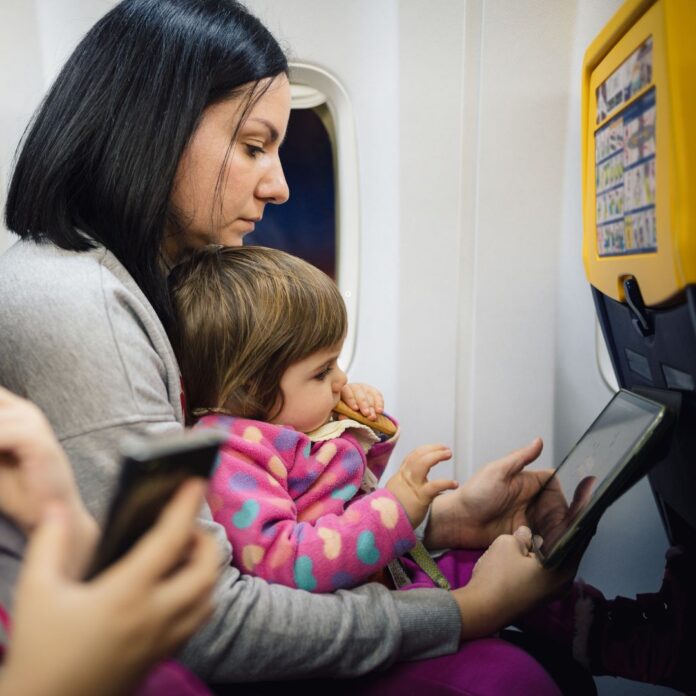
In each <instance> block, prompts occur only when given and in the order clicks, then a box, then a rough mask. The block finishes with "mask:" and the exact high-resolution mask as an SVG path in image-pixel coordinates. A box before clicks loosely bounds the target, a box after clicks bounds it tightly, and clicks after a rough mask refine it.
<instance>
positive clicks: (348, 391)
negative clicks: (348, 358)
mask: <svg viewBox="0 0 696 696" xmlns="http://www.w3.org/2000/svg"><path fill="white" fill-rule="evenodd" d="M341 400H342V401H343V403H344V404H346V405H348V406H349V407H350V408H352V409H353V410H354V411H357V410H358V402H357V401H356V400H355V393H354V392H353V385H352V384H346V385H344V387H343V389H341Z"/></svg>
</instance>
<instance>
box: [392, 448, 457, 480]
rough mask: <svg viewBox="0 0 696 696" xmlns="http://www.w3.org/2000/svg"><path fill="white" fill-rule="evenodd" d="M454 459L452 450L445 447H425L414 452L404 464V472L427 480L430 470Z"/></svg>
mask: <svg viewBox="0 0 696 696" xmlns="http://www.w3.org/2000/svg"><path fill="white" fill-rule="evenodd" d="M451 457H452V450H451V449H450V448H449V447H445V446H444V445H423V446H422V447H418V448H417V449H415V450H413V452H411V453H410V454H409V455H408V456H407V457H406V459H405V460H404V463H403V464H402V467H403V468H404V470H406V471H409V472H411V473H412V474H414V475H416V476H421V477H422V478H426V477H427V475H428V472H429V471H430V469H432V468H433V467H434V466H435V465H436V464H438V463H439V462H443V461H446V460H447V459H450V458H451Z"/></svg>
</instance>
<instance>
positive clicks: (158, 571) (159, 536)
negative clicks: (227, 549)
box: [102, 478, 206, 584]
mask: <svg viewBox="0 0 696 696" xmlns="http://www.w3.org/2000/svg"><path fill="white" fill-rule="evenodd" d="M205 488H206V482H205V481H203V480H202V479H199V478H192V479H189V480H187V481H184V483H182V484H181V486H180V487H179V490H178V491H177V492H176V493H175V494H174V496H173V498H172V499H171V500H170V501H169V503H168V504H167V506H166V507H165V508H164V510H163V511H162V513H161V515H160V517H159V519H158V520H157V522H156V523H155V525H154V526H153V527H152V528H151V529H150V530H148V531H147V532H146V533H145V534H144V535H143V537H142V538H141V539H140V540H139V541H138V543H137V544H136V545H135V546H134V548H133V550H132V551H131V552H130V553H129V554H128V555H127V556H126V557H125V558H123V559H122V560H121V561H120V562H119V563H117V564H115V565H114V566H111V567H110V568H107V569H106V570H105V571H104V572H103V573H102V575H103V576H104V577H105V578H108V576H110V575H111V574H116V573H122V574H124V575H130V574H131V573H132V577H134V578H137V580H136V582H142V583H143V584H145V583H148V582H150V583H152V582H154V581H157V580H158V579H159V578H161V577H162V576H163V575H165V574H167V573H168V572H170V571H171V570H172V569H173V568H175V567H176V566H177V565H178V564H179V563H180V562H181V559H182V558H183V557H184V556H185V555H186V553H187V551H188V550H189V547H190V544H191V539H192V534H193V531H194V529H195V520H196V518H197V516H198V513H199V512H200V509H201V505H202V504H203V497H204V493H205Z"/></svg>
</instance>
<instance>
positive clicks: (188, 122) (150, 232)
mask: <svg viewBox="0 0 696 696" xmlns="http://www.w3.org/2000/svg"><path fill="white" fill-rule="evenodd" d="M289 108H290V95H289V83H288V78H287V62H286V59H285V56H284V55H283V53H282V51H281V50H280V48H279V47H278V45H277V43H276V42H275V40H274V39H273V37H272V36H271V35H270V34H269V33H268V31H267V30H266V29H265V28H264V27H263V26H262V25H261V24H260V23H259V22H258V20H256V19H255V18H254V17H252V16H251V15H249V14H248V13H247V12H246V11H245V10H244V9H243V8H241V7H240V6H239V5H237V4H236V3H234V2H232V1H231V0H159V1H158V0H126V1H125V2H123V3H121V4H120V5H118V6H117V7H116V8H115V9H114V10H112V11H111V12H110V13H109V14H107V15H106V16H105V17H104V18H103V19H102V20H101V21H100V22H98V23H97V24H96V25H95V27H94V28H93V29H92V30H91V31H90V32H89V33H88V34H87V36H86V37H85V38H84V40H83V41H82V42H81V44H80V45H79V46H78V48H77V49H76V50H75V52H74V53H73V55H72V56H71V58H70V59H69V60H68V62H67V64H66V65H65V67H64V69H63V71H62V72H61V74H60V75H59V77H58V79H57V80H56V83H55V84H54V86H53V87H52V89H51V91H50V92H49V94H48V95H47V97H46V99H45V101H44V103H43V104H42V106H41V108H40V109H39V111H38V113H37V115H36V118H35V120H34V122H33V124H32V125H31V127H30V129H29V130H28V132H27V135H26V137H25V139H24V143H23V146H22V149H21V153H20V155H19V158H18V160H17V165H16V170H15V173H14V176H13V179H12V182H11V186H10V191H9V196H8V203H7V210H6V221H7V226H8V227H9V228H10V229H12V230H14V231H15V232H17V233H18V234H19V235H20V236H21V237H22V238H23V239H22V241H20V242H19V243H18V244H16V245H15V246H14V247H13V248H11V249H10V250H9V251H8V252H7V253H6V254H5V255H4V256H3V257H2V258H1V259H0V295H1V296H2V297H3V302H2V304H1V306H0V335H2V336H3V340H2V345H1V346H0V366H1V367H0V382H1V383H3V384H5V385H6V386H8V387H9V388H10V389H12V390H14V391H17V392H18V393H21V394H24V395H25V396H28V397H30V398H31V399H32V400H34V401H35V402H36V403H37V404H38V405H39V406H40V407H41V408H42V409H43V410H44V412H45V413H46V414H47V416H48V418H49V420H50V421H51V423H52V425H53V427H54V429H55V430H56V432H57V434H58V436H59V439H60V440H61V441H62V444H63V446H64V448H65V450H66V452H67V453H68V455H69V457H70V459H71V462H72V464H73V466H74V468H75V472H76V477H77V480H78V484H79V486H80V489H81V493H82V496H83V498H84V500H85V502H86V504H87V506H88V507H89V509H90V510H91V511H92V513H93V514H95V515H96V516H97V519H100V518H101V516H102V515H103V512H104V508H105V505H106V504H107V502H108V499H109V495H110V494H111V493H112V491H113V488H114V482H115V477H116V474H117V468H118V459H117V455H116V445H117V443H118V441H119V440H120V439H121V437H122V436H123V435H125V434H128V433H133V432H142V431H148V432H156V431H166V430H174V429H179V428H181V427H182V425H183V412H182V405H181V400H180V381H179V373H178V369H177V365H176V361H175V359H174V355H173V352H172V348H171V345H170V343H169V340H168V338H167V334H166V328H167V326H168V325H169V324H170V321H171V308H170V304H169V298H168V296H167V290H166V274H167V270H168V268H170V267H171V264H173V263H174V262H176V260H177V259H179V258H180V257H181V256H182V255H184V254H186V253H187V250H189V249H191V248H194V247H196V246H199V245H202V244H206V243H209V242H211V241H215V242H218V243H223V244H240V243H241V241H242V238H243V236H244V235H245V234H246V233H247V232H250V231H251V230H252V229H253V228H254V224H255V222H256V221H257V220H259V219H260V218H261V216H262V215H263V210H264V207H265V205H266V204H268V203H282V202H283V201H285V200H286V199H287V197H288V189H287V185H286V183H285V179H284V177H283V172H282V168H281V165H280V160H279V147H280V143H281V142H282V139H283V137H284V134H285V130H286V127H287V121H288V117H289ZM540 449H541V444H540V442H535V443H533V444H532V445H530V446H529V447H527V448H524V449H522V450H520V451H518V452H516V453H513V454H512V455H510V456H509V457H507V458H505V459H503V460H500V461H499V462H497V463H495V464H494V465H491V466H489V467H488V468H486V469H485V470H484V471H483V472H480V473H479V474H478V475H477V476H476V477H474V479H472V480H471V481H470V482H468V483H467V484H465V485H464V486H462V487H461V488H460V490H459V492H458V493H457V494H456V495H452V496H447V497H444V498H442V499H440V500H438V501H437V505H435V506H433V511H432V516H431V519H430V523H429V525H428V530H427V535H426V539H427V541H428V542H429V543H431V544H432V545H456V546H468V547H485V546H488V545H489V544H490V543H491V542H492V541H493V539H494V538H495V537H496V536H497V535H498V534H499V533H502V532H507V533H508V534H509V533H510V532H511V531H512V530H513V523H515V524H517V523H518V522H520V521H523V517H524V508H525V505H526V503H527V501H528V500H529V498H530V497H531V495H533V493H534V492H535V491H536V490H537V489H538V487H539V485H540V481H541V478H542V475H541V474H539V473H536V474H535V473H531V472H529V473H526V472H523V467H524V466H525V465H526V464H527V463H529V462H530V461H532V460H534V459H535V458H536V457H537V456H538V454H539V451H540ZM205 517H206V519H207V520H208V523H207V524H208V526H210V527H211V528H212V529H213V530H214V532H215V533H216V534H217V535H218V539H219V543H220V546H221V549H222V554H221V570H220V580H219V582H218V587H217V597H216V601H217V609H216V612H215V615H214V616H213V618H212V620H211V621H210V622H209V623H208V624H207V626H206V627H205V628H204V629H203V630H201V631H199V633H198V634H197V635H196V636H195V637H194V638H193V639H192V640H191V641H190V642H189V643H188V644H187V646H186V647H185V649H184V651H183V653H182V659H183V660H184V661H185V662H186V663H187V664H188V665H189V666H190V667H192V668H193V669H194V670H195V671H196V672H197V673H198V674H199V675H201V676H203V677H204V678H205V679H207V680H209V681H217V682H230V681H244V680H249V681H255V680H260V679H282V678H287V677H297V676H302V675H312V676H320V675H331V676H355V675H359V674H363V673H366V672H369V671H371V670H373V669H375V668H380V667H385V666H387V665H389V664H390V663H391V662H393V661H395V660H409V659H414V658H425V657H431V656H437V655H444V654H448V653H453V652H455V651H456V650H457V648H458V645H459V641H460V640H461V639H462V638H465V639H469V638H475V637H478V636H485V635H488V634H490V633H491V632H493V631H495V630H497V629H498V628H500V627H502V626H504V625H507V624H508V623H509V622H510V620H511V619H512V618H513V617H514V616H516V615H518V614H519V613H521V612H522V611H524V610H525V609H527V608H528V607H529V606H531V605H532V604H534V603H536V602H537V601H539V600H540V599H542V598H543V597H545V596H547V595H548V594H549V593H550V592H552V591H554V590H555V589H556V588H557V587H558V586H559V585H560V584H561V583H563V582H565V581H566V580H567V578H566V577H563V576H561V575H559V574H551V573H547V572H544V571H542V570H541V569H540V566H539V565H538V563H537V562H536V561H535V559H534V558H533V557H531V556H530V555H529V540H528V539H527V538H526V537H524V538H522V537H511V536H504V537H502V538H501V539H500V540H499V541H497V542H496V543H495V544H494V545H493V546H492V547H491V549H489V551H488V552H487V554H486V555H485V557H484V559H483V560H482V562H481V563H480V567H479V568H478V570H477V576H476V577H478V581H477V582H476V583H474V582H472V584H471V585H470V586H467V587H466V588H463V589H461V590H457V591H455V592H453V593H447V592H444V591H439V590H413V591H411V592H404V593H393V592H389V591H387V590H386V589H385V588H384V587H382V586H380V585H366V586H364V587H361V588H359V589H357V590H355V591H352V592H341V593H338V594H335V595H324V596H308V595H306V594H304V593H301V592H296V591H292V590H289V589H287V588H283V587H279V586H271V585H267V584H266V583H265V582H263V581H260V580H257V579H252V578H248V577H245V576H240V575H239V573H238V571H236V570H235V569H234V568H232V567H230V566H229V564H228V559H229V553H230V550H229V546H228V545H227V542H226V541H225V537H224V532H222V531H221V529H220V528H218V527H217V526H216V525H213V524H212V522H210V521H209V514H207V513H206V515H205ZM510 578H513V580H510ZM494 598H495V601H496V602H497V603H498V604H499V607H498V609H499V610H498V612H497V613H494V612H490V611H482V609H483V608H485V607H486V606H490V605H491V604H492V602H493V600H494ZM493 642H494V643H496V644H497V643H499V641H493ZM487 644H488V643H487ZM498 649H499V650H500V651H501V652H500V656H501V659H504V660H507V662H508V665H509V674H510V684H513V683H514V685H515V690H516V692H517V693H523V690H522V688H521V687H522V684H521V682H520V673H524V675H526V676H525V677H524V678H525V679H528V684H529V685H530V689H531V690H534V691H535V692H536V693H540V692H542V691H544V690H545V691H546V692H548V693H556V691H555V687H554V686H553V684H552V683H551V681H550V680H549V679H548V677H546V676H545V673H543V670H541V669H540V668H538V666H536V663H533V661H531V659H529V658H527V657H526V656H525V655H524V654H523V653H522V652H521V651H519V650H517V649H516V648H513V647H512V646H507V647H504V646H503V647H498ZM516 661H518V662H519V664H520V665H521V667H520V669H521V672H520V671H519V670H517V667H516V665H517V662H516ZM510 665H512V666H510ZM516 670H517V671H516ZM535 670H536V671H535ZM532 673H533V674H534V678H531V677H530V676H529V675H530V674H532ZM500 688H502V689H504V688H505V685H504V684H503V685H502V686H501V687H500Z"/></svg>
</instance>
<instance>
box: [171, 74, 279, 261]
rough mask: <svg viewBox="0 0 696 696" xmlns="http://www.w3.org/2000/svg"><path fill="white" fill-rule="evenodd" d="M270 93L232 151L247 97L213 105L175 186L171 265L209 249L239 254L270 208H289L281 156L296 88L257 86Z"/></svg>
mask: <svg viewBox="0 0 696 696" xmlns="http://www.w3.org/2000/svg"><path fill="white" fill-rule="evenodd" d="M269 82H270V85H268V84H267V83H269ZM266 86H268V89H267V90H266V92H265V93H264V94H263V96H262V97H261V98H260V99H258V101H257V102H256V103H255V104H254V106H253V108H252V109H251V111H250V112H249V113H248V115H247V117H246V119H245V121H244V123H243V124H242V125H241V127H240V128H239V132H238V134H237V140H236V142H235V143H234V145H233V146H232V149H231V151H230V149H229V148H230V141H231V139H232V136H233V134H234V130H235V128H236V126H237V123H238V122H239V119H240V116H241V112H242V110H243V108H244V105H245V103H246V96H245V95H243V96H241V97H236V98H234V99H228V100H226V101H223V102H220V103H217V104H213V105H211V106H209V107H208V108H207V109H206V110H205V111H204V112H203V116H202V118H201V122H200V124H199V126H198V128H197V129H196V131H195V132H194V134H193V135H192V137H191V140H190V141H189V143H188V145H187V146H186V149H185V150H184V154H183V155H182V157H181V160H180V161H179V166H178V169H177V172H176V176H175V178H174V187H173V191H172V198H171V203H172V208H173V212H174V215H175V216H176V225H172V227H171V228H170V229H169V230H168V231H167V234H166V236H165V242H164V250H165V253H166V254H167V256H168V257H169V258H170V259H171V260H172V261H175V260H177V259H178V258H179V257H180V256H181V255H182V254H183V253H185V251H186V250H187V249H193V248H196V247H200V246H204V245H205V244H223V245H225V246H241V244H242V240H243V239H244V235H246V234H248V233H249V232H252V231H253V230H254V226H255V224H256V223H257V222H258V221H259V220H260V219H261V218H262V216H263V210H264V208H265V206H266V203H285V201H287V200H288V197H289V191H288V185H287V183H286V181H285V176H284V175H283V168H282V166H281V164H280V158H279V152H278V151H279V148H280V144H281V143H282V141H283V138H284V137H285V131H286V129H287V126H288V118H289V117H290V83H289V82H288V79H287V77H286V76H285V75H279V76H278V77H276V78H274V79H271V78H268V79H267V80H265V81H262V83H261V84H260V85H259V87H260V88H265V87H266ZM226 156H227V159H226V160H225V157H226Z"/></svg>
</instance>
